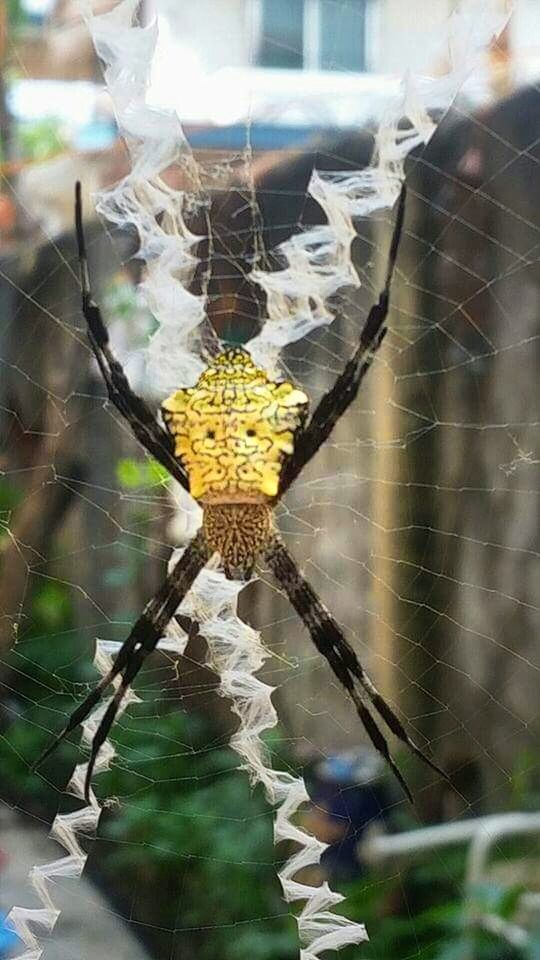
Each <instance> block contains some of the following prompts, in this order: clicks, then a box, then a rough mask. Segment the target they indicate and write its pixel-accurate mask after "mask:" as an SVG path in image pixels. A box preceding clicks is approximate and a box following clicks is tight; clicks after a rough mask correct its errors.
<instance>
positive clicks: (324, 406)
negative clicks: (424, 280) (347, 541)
mask: <svg viewBox="0 0 540 960" xmlns="http://www.w3.org/2000/svg"><path fill="white" fill-rule="evenodd" d="M405 198H406V187H405V183H403V185H402V187H401V193H400V195H399V200H398V205H397V213H396V220H395V224H394V232H393V235H392V242H391V244H390V253H389V255H388V266H387V271H386V281H385V284H384V287H383V289H382V291H381V294H380V296H379V299H378V301H377V303H375V304H374V305H373V306H372V308H371V310H370V311H369V313H368V316H367V320H366V322H365V323H364V326H363V327H362V330H361V332H360V340H359V343H358V346H357V348H356V350H355V352H354V353H353V355H352V357H351V359H350V360H349V361H348V363H347V364H346V366H345V368H344V370H343V372H342V373H341V374H340V375H339V376H338V378H337V379H336V381H335V383H334V385H333V386H332V387H331V388H330V390H328V392H327V393H325V394H324V396H323V397H322V398H321V400H320V402H319V404H318V406H317V407H316V408H315V410H314V412H313V415H312V416H311V419H310V420H309V422H308V424H307V426H306V427H305V428H304V429H303V430H302V431H301V432H299V433H298V434H297V436H296V440H295V447H294V452H293V453H292V454H291V457H290V459H289V460H287V462H286V463H285V464H284V466H283V469H282V471H281V479H280V488H279V493H278V499H279V497H281V496H283V494H284V493H285V491H286V490H288V488H289V487H290V485H291V484H292V483H293V481H294V480H296V477H297V476H298V474H299V473H300V471H301V470H303V469H304V467H305V466H306V464H307V463H309V461H310V460H311V459H312V457H313V456H314V455H315V454H316V453H317V450H318V449H319V447H320V446H321V445H322V444H323V443H324V442H325V440H327V439H328V437H329V436H330V434H331V433H332V430H333V429H334V427H335V425H336V423H337V422H338V420H339V419H340V417H341V416H342V415H343V414H344V413H345V411H346V410H347V409H348V407H349V406H350V405H351V403H352V402H353V400H354V399H355V398H356V396H357V394H358V391H359V389H360V385H361V383H362V381H363V379H364V377H365V375H366V373H367V372H368V370H369V368H370V366H371V364H372V362H373V358H374V356H375V354H376V352H377V350H378V349H379V347H380V345H381V343H382V342H383V340H384V337H385V335H386V331H387V327H386V317H387V315H388V307H389V304H390V286H391V283H392V277H393V274H394V267H395V263H396V258H397V253H398V248H399V241H400V238H401V233H402V230H403V219H404V216H405Z"/></svg>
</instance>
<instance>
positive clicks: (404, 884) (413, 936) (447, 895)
mask: <svg viewBox="0 0 540 960" xmlns="http://www.w3.org/2000/svg"><path fill="white" fill-rule="evenodd" d="M390 869H391V872H390V874H389V875H388V876H387V877H384V878H381V879H375V878H373V877H369V876H368V877H365V876H364V877H363V878H359V879H358V880H356V881H354V882H353V883H351V884H349V885H348V886H347V887H346V888H345V889H344V890H343V892H344V893H345V895H346V897H347V916H354V917H356V918H357V919H359V920H360V919H361V920H362V921H363V922H364V923H365V924H366V926H367V928H368V932H369V935H370V942H369V944H366V946H365V947H363V948H362V953H361V957H362V960H405V958H406V960H536V958H537V957H538V949H539V942H538V940H536V939H535V938H533V940H532V942H531V943H530V944H529V945H528V946H527V947H526V948H523V949H517V948H513V947H510V946H509V945H508V944H507V943H506V942H505V941H504V940H503V939H502V938H500V937H496V936H494V935H492V934H490V933H487V932H486V931H485V930H483V929H481V928H480V927H478V926H475V925H474V924H471V908H472V907H474V908H475V909H478V911H479V912H481V913H482V914H487V915H490V916H493V917H497V918H500V919H501V920H511V919H512V918H513V916H514V913H515V910H516V906H517V904H518V901H519V898H520V896H521V894H522V892H523V888H522V887H521V886H519V885H514V886H512V887H507V886H503V885H501V884H498V883H490V884H485V885H483V886H482V887H479V888H478V889H476V890H474V891H472V895H471V892H469V893H468V894H466V892H465V890H464V888H463V878H464V875H465V852H464V851H463V848H459V849H450V850H446V851H444V850H443V851H433V852H432V853H429V854H425V855H424V856H423V858H422V860H421V861H420V862H418V863H416V864H414V865H413V866H410V867H409V868H407V867H403V866H401V865H400V866H399V868H398V869H397V870H396V868H395V867H394V866H392V867H391V868H390ZM353 957H354V960H356V958H357V953H352V952H350V951H344V952H343V955H342V960H353Z"/></svg>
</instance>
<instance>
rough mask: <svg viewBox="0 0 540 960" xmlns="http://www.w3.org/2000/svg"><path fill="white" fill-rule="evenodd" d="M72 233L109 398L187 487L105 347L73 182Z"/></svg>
mask: <svg viewBox="0 0 540 960" xmlns="http://www.w3.org/2000/svg"><path fill="white" fill-rule="evenodd" d="M75 232H76V234H77V246H78V255H79V269H80V278H81V292H82V312H83V316H84V318H85V320H86V323H87V328H88V331H87V332H88V339H89V341H90V346H91V347H92V350H93V353H94V356H95V358H96V360H97V363H98V366H99V369H100V371H101V374H102V377H103V379H104V381H105V385H106V387H107V393H108V395H109V400H110V401H111V403H113V404H114V406H115V407H116V409H117V410H118V411H119V412H120V413H121V414H122V416H123V417H124V418H125V419H126V420H127V421H128V423H129V425H130V427H131V429H132V431H133V433H134V434H135V436H136V438H137V440H138V441H139V443H141V444H142V446H143V447H144V448H145V450H147V451H148V453H150V454H151V456H153V457H155V459H156V460H157V461H158V462H159V463H161V465H162V466H163V467H165V469H166V470H168V472H169V473H170V474H171V476H173V477H174V479H175V480H178V482H179V483H180V484H181V485H182V486H183V487H184V489H185V490H189V481H188V477H187V474H186V472H185V470H184V469H183V468H182V466H181V465H180V463H179V462H178V460H177V459H176V457H175V456H174V441H173V438H172V437H171V436H170V434H169V433H168V432H167V431H166V430H165V429H164V428H163V427H161V426H160V424H159V423H158V421H157V420H156V418H155V416H154V414H153V413H152V411H151V409H150V407H149V406H148V404H147V403H146V402H145V401H144V400H143V399H142V398H141V397H139V396H137V394H136V393H134V391H133V390H132V389H131V387H130V384H129V381H128V378H127V377H126V374H125V372H124V369H123V367H122V365H121V363H119V361H118V360H117V359H116V357H115V356H114V354H113V353H112V351H111V348H110V346H109V335H108V333H107V328H106V327H105V324H104V322H103V318H102V316H101V311H100V309H99V307H98V306H97V304H96V303H95V302H94V300H93V299H92V292H91V289H90V276H89V272H88V260H87V256H86V243H85V238H84V229H83V220H82V200H81V184H80V181H77V183H76V184H75Z"/></svg>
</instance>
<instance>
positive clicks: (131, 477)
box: [116, 457, 169, 490]
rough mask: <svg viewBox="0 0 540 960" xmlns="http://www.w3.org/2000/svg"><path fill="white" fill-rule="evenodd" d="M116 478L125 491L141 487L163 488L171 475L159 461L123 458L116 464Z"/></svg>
mask: <svg viewBox="0 0 540 960" xmlns="http://www.w3.org/2000/svg"><path fill="white" fill-rule="evenodd" d="M116 478H117V480H118V483H119V484H120V486H121V487H123V488H124V490H138V489H140V488H141V487H156V486H162V485H163V484H164V483H166V481H167V480H168V478H169V474H168V473H167V471H166V470H165V467H162V466H161V464H160V463H158V462H157V460H150V459H148V460H135V459H134V458H133V457H121V458H120V459H119V460H118V461H117V464H116Z"/></svg>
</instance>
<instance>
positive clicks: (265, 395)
mask: <svg viewBox="0 0 540 960" xmlns="http://www.w3.org/2000/svg"><path fill="white" fill-rule="evenodd" d="M404 208H405V187H403V188H402V191H401V195H400V199H399V203H398V209H397V215H396V222H395V227H394V234H393V238H392V243H391V247H390V255H389V263H388V270H387V275H386V283H385V285H384V287H383V290H382V292H381V295H380V297H379V299H378V301H377V303H376V304H374V306H373V307H372V308H371V310H370V312H369V314H368V317H367V320H366V322H365V324H364V326H363V327H362V330H361V332H360V338H359V343H358V346H357V347H356V350H355V352H354V353H353V355H352V357H351V359H350V360H349V362H348V363H347V364H346V366H345V368H344V370H343V372H342V373H341V374H340V375H339V376H338V377H337V379H336V381H335V383H334V385H333V386H332V387H331V389H330V390H329V391H328V392H327V393H326V394H325V395H324V396H323V397H322V399H321V401H320V403H319V404H318V406H317V407H316V409H315V411H314V412H313V414H312V415H311V417H310V418H309V419H308V403H309V401H308V398H307V396H306V394H305V393H303V391H302V390H298V389H297V388H296V387H294V386H293V385H292V384H290V383H286V382H276V381H274V380H271V379H270V378H269V377H268V376H267V375H266V373H265V372H264V371H263V370H260V369H258V368H257V367H256V366H255V364H254V363H253V360H252V359H251V356H250V354H249V353H248V351H247V350H244V349H242V348H238V347H236V348H232V349H228V350H225V351H224V352H223V353H221V354H220V355H219V356H218V357H217V358H216V359H215V360H214V361H213V362H212V363H210V364H209V366H208V367H207V369H206V370H205V371H204V372H203V373H202V374H201V376H200V378H199V381H198V383H197V384H196V385H195V386H194V387H188V388H184V389H181V390H177V391H176V392H175V393H173V394H172V396H170V397H168V399H166V400H165V401H164V402H163V404H162V416H163V420H164V422H165V427H166V429H165V428H164V427H163V426H161V424H160V423H159V422H158V420H157V419H156V417H155V416H154V414H153V413H152V411H151V410H150V408H149V407H148V406H147V404H146V403H145V401H144V400H142V399H141V398H140V397H138V396H137V395H136V394H135V393H134V392H133V391H132V389H131V387H130V385H129V382H128V380H127V377H126V375H125V373H124V371H123V369H122V367H121V365H120V363H119V362H118V360H117V359H116V358H115V357H114V355H113V353H112V352H111V349H110V347H109V338H108V334H107V330H106V328H105V325H104V323H103V320H102V318H101V314H100V311H99V308H98V307H97V306H96V304H95V303H94V302H93V300H92V296H91V292H90V282H89V277H88V267H87V260H86V250H85V243H84V234H83V227H82V210H81V194H80V184H77V186H76V202H75V221H76V231H77V238H78V244H79V261H80V268H81V287H82V311H83V314H84V317H85V319H86V322H87V326H88V337H89V340H90V345H91V347H92V350H93V351H94V354H95V357H96V360H97V362H98V364H99V367H100V370H101V372H102V374H103V378H104V380H105V383H106V386H107V391H108V395H109V399H110V401H111V402H112V403H113V404H114V405H115V407H116V408H117V409H118V410H119V411H120V413H121V414H122V416H124V417H125V418H126V420H127V421H128V423H129V424H130V426H131V428H132V430H133V433H134V434H135V436H136V437H137V439H138V440H139V441H140V442H141V444H142V446H143V447H144V448H145V449H146V450H147V451H148V452H149V453H150V454H151V455H152V456H153V457H155V458H156V459H157V460H158V461H159V462H160V463H161V464H162V465H163V466H164V467H165V468H166V469H167V470H168V471H169V473H170V474H171V476H173V477H174V478H175V479H176V480H177V481H178V482H179V483H180V484H181V485H182V486H183V487H184V488H185V489H186V490H189V492H190V493H191V495H192V496H193V497H194V498H195V499H196V500H197V501H198V502H199V503H200V504H201V506H202V510H203V522H202V527H201V529H200V530H199V532H198V533H197V534H196V536H195V537H194V538H193V540H192V541H191V543H190V544H189V545H188V546H187V547H186V549H185V551H184V553H183V555H182V557H181V559H180V560H179V561H178V562H177V563H176V565H175V567H174V568H173V569H172V571H171V572H170V573H169V575H168V576H167V577H166V578H165V580H164V582H163V584H162V585H161V587H160V588H159V590H158V591H157V593H156V594H155V596H154V597H152V599H151V600H149V602H148V603H147V604H146V606H145V608H144V610H143V612H142V614H141V616H140V617H139V619H138V620H137V622H136V623H135V625H134V626H133V628H132V630H131V633H130V634H129V637H128V638H127V640H126V641H125V642H124V644H123V645H122V647H121V648H120V650H119V652H118V654H117V656H116V659H115V661H114V663H113V666H112V668H111V670H110V671H109V673H108V674H107V675H106V676H105V677H104V678H103V679H102V680H101V681H100V683H98V684H97V686H96V687H95V688H94V690H92V692H91V693H90V694H89V695H88V697H87V698H86V700H84V702H83V703H82V704H81V705H80V706H79V707H77V709H76V710H75V711H74V712H73V713H72V715H71V717H70V719H69V721H68V724H67V726H66V727H65V729H64V730H62V732H61V733H60V734H59V736H58V737H57V738H56V740H55V741H54V742H53V743H52V744H51V745H50V746H49V747H48V748H47V749H46V751H45V752H44V753H43V755H42V757H41V758H40V760H39V761H38V762H41V761H42V760H43V759H44V758H45V757H46V756H47V755H48V754H49V753H50V752H51V751H52V750H53V749H54V748H55V746H56V745H57V744H58V743H59V742H60V740H62V738H63V737H65V736H66V734H68V733H69V732H70V731H71V730H74V729H75V727H77V726H78V725H79V724H80V723H81V722H82V721H83V720H84V719H85V718H86V717H87V716H88V714H89V713H90V711H91V710H92V708H93V707H94V706H95V705H96V704H97V703H98V701H99V700H100V699H101V696H102V694H103V693H104V691H105V690H106V688H107V687H108V686H109V685H110V684H111V683H112V681H113V680H114V679H115V677H117V676H120V677H121V683H120V685H119V686H118V689H117V690H116V692H115V693H114V695H113V697H112V699H111V701H110V703H109V705H108V707H107V709H106V711H105V713H104V714H103V717H102V719H101V721H100V724H99V726H98V729H97V731H96V733H95V736H94V739H93V742H92V751H91V755H90V760H89V763H88V769H87V775H86V787H85V792H86V797H87V799H88V797H89V790H90V782H91V777H92V771H93V769H94V765H95V762H96V757H97V755H98V752H99V749H100V747H101V745H102V744H103V742H104V740H105V738H106V736H107V734H108V732H109V730H110V728H111V726H112V724H113V722H114V719H115V717H116V714H117V712H118V708H119V705H120V702H121V700H122V698H123V697H124V696H125V694H126V692H127V690H128V688H129V686H130V684H131V683H132V682H133V680H134V678H135V676H136V675H137V673H138V671H139V669H140V667H141V665H142V663H143V662H144V660H145V659H146V657H147V656H148V655H149V654H150V653H151V652H152V651H153V650H154V649H155V647H156V645H157V643H158V641H159V639H160V637H162V636H163V633H164V631H165V629H166V627H167V624H168V623H169V621H170V620H171V619H172V617H173V616H174V614H175V612H176V610H177V609H178V606H179V605H180V603H181V602H182V600H183V598H184V597H185V595H186V593H187V592H188V590H189V589H190V587H191V585H192V584H193V582H194V580H195V578H196V577H197V575H198V574H199V573H200V571H201V570H202V569H203V567H204V566H205V564H206V563H207V562H208V560H209V559H210V558H211V557H212V556H213V555H214V554H215V553H218V554H219V555H220V558H221V562H222V564H223V570H224V573H225V576H226V577H228V578H229V579H239V580H247V579H249V578H250V577H251V575H252V572H253V569H254V566H255V563H256V562H257V560H258V559H259V558H260V559H262V560H263V561H264V562H265V563H266V564H268V566H269V567H270V569H271V571H272V573H273V574H274V576H275V578H276V580H277V582H278V583H279V584H280V586H281V587H282V588H283V590H284V591H285V593H286V594H287V596H288V598H289V600H290V601H291V603H292V605H293V607H294V608H295V610H296V611H297V613H298V614H299V616H300V617H301V618H302V620H303V622H304V624H305V625H306V627H307V629H308V630H309V633H310V635H311V638H312V640H313V642H314V643H315V646H316V647H317V649H318V650H319V652H320V653H321V654H322V655H323V656H324V657H325V658H326V660H327V662H328V664H329V665H330V667H331V669H332V671H333V672H334V674H335V676H336V677H337V679H338V680H339V681H340V682H341V683H342V684H343V686H344V688H345V690H346V691H347V693H348V695H349V696H350V697H351V699H352V701H353V703H354V705H355V707H356V710H357V712H358V715H359V717H360V719H361V721H362V723H363V724H364V727H365V729H366V732H367V734H368V736H369V738H370V740H371V742H372V743H373V745H374V746H375V748H376V749H377V750H378V751H379V752H380V753H381V754H382V755H383V756H384V758H385V760H386V761H387V763H388V764H389V765H390V767H391V768H392V770H393V772H394V774H395V776H396V777H397V779H398V780H399V782H400V783H401V785H402V787H403V789H404V790H405V792H406V794H407V796H408V797H409V799H410V800H412V795H411V792H410V790H409V788H408V786H407V784H406V783H405V780H404V778H403V776H402V774H401V772H400V770H399V768H398V767H397V766H396V764H395V762H394V760H393V759H392V757H391V755H390V752H389V749H388V744H387V742H386V739H385V737H384V735H383V734H382V733H381V731H380V729H379V727H378V725H377V723H376V721H375V719H374V716H373V713H372V710H373V709H374V710H375V711H376V713H378V714H379V716H380V717H381V718H382V719H383V720H384V722H385V723H386V725H387V726H388V728H389V729H390V730H391V731H392V732H393V733H394V734H395V735H396V736H397V737H398V738H399V739H400V740H401V741H402V742H403V743H405V744H407V745H408V747H409V748H410V749H411V750H412V751H413V752H414V753H415V754H416V755H417V756H419V757H421V758H422V760H424V761H425V762H426V763H427V764H428V765H429V766H430V767H432V769H433V770H435V771H436V772H437V773H438V774H440V775H442V776H446V775H445V774H444V772H443V771H442V770H440V768H439V767H438V766H437V765H436V764H435V763H434V762H433V761H432V760H430V759H429V757H427V756H426V754H425V753H424V752H423V751H422V750H421V749H420V748H419V747H418V746H417V745H416V744H415V743H414V741H413V740H412V739H411V737H410V736H409V734H408V732H407V731H406V730H405V728H404V726H403V724H402V723H401V721H400V720H399V718H398V717H397V716H396V714H395V713H394V711H393V709H392V708H391V707H390V705H389V704H388V703H387V702H386V700H384V698H383V697H382V696H381V694H380V693H379V691H378V690H377V689H376V687H375V686H374V684H373V682H372V681H371V679H370V678H369V677H368V675H367V674H366V672H365V670H364V668H363V667H362V665H361V663H360V661H359V660H358V657H357V655H356V653H355V651H354V649H353V647H352V646H351V644H350V643H349V642H348V640H346V638H345V637H344V636H343V633H342V631H341V629H340V627H339V626H338V624H337V622H336V621H335V620H334V618H333V617H332V616H331V614H330V613H329V612H328V610H327V609H326V607H325V606H324V605H323V604H322V602H321V601H320V600H319V598H318V597H317V595H316V594H315V592H314V590H313V589H312V587H311V586H310V585H309V583H307V581H306V580H305V579H304V577H303V575H302V573H301V572H300V570H299V569H298V566H297V565H296V562H295V560H294V559H293V557H292V555H291V554H290V553H289V551H288V549H287V547H286V546H285V544H284V543H283V541H282V540H281V538H280V537H279V535H278V533H277V531H276V530H275V528H274V525H273V508H274V506H275V504H276V502H277V501H279V499H280V498H281V497H282V496H283V494H284V493H285V492H286V491H287V490H288V488H289V487H290V485H291V483H292V482H293V481H294V480H295V479H296V477H297V476H298V474H299V473H300V471H301V470H302V469H303V467H304V466H305V465H306V463H308V461H309V460H311V458H312V457H313V455H314V454H315V453H316V452H317V450H318V449H319V447H320V446H321V445H322V444H323V443H324V442H325V440H327V438H328V437H329V436H330V434H331V432H332V430H333V428H334V426H335V424H336V423H337V421H338V419H339V418H340V416H341V415H342V414H343V413H344V412H345V410H347V408H348V407H349V406H350V404H351V403H352V401H353V400H354V399H355V397H356V395H357V393H358V390H359V387H360V384H361V383H362V380H363V378H364V376H365V374H366V373H367V371H368V369H369V367H370V365H371V361H372V359H373V355H374V353H375V351H376V350H377V349H378V347H379V346H380V344H381V342H382V340H383V337H384V335H385V333H386V325H385V324H386V316H387V313H388V304H389V295H390V284H391V280H392V274H393V269H394V264H395V261H396V256H397V250H398V244H399V238H400V235H401V230H402V226H403V216H404Z"/></svg>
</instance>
